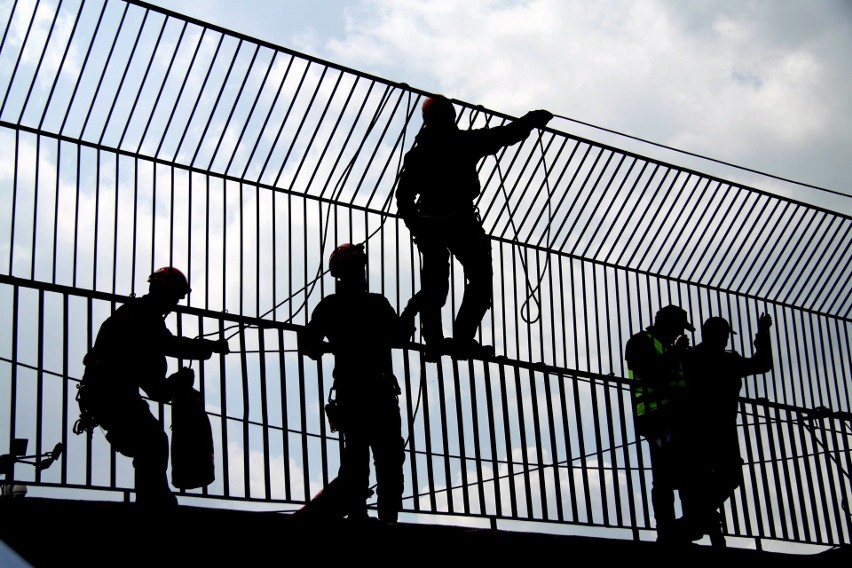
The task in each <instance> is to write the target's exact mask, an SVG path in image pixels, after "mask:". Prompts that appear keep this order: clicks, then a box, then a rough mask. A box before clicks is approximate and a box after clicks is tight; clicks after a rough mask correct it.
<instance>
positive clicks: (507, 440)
mask: <svg viewBox="0 0 852 568" xmlns="http://www.w3.org/2000/svg"><path fill="white" fill-rule="evenodd" d="M499 369H500V408H501V414H502V415H503V437H504V444H505V451H506V479H508V480H509V483H508V485H509V505H510V507H509V512H508V514H507V513H503V515H504V516H508V517H511V518H516V517H517V515H518V497H517V490H516V489H515V458H514V455H513V452H512V432H511V427H510V423H511V422H510V418H509V416H510V414H511V409H510V408H509V394H508V389H507V380H506V366H505V365H500V367H499ZM501 501H502V500H501Z"/></svg>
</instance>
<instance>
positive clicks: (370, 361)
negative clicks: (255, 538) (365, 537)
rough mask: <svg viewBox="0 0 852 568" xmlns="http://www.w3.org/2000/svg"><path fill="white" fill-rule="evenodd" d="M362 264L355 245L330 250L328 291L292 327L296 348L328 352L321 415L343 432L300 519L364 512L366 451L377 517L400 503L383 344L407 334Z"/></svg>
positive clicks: (393, 404)
mask: <svg viewBox="0 0 852 568" xmlns="http://www.w3.org/2000/svg"><path fill="white" fill-rule="evenodd" d="M366 263H367V256H366V254H365V252H364V249H363V247H362V246H361V245H352V244H343V245H340V246H339V247H337V249H335V250H334V252H333V253H332V254H331V257H330V258H329V266H330V271H331V275H332V276H333V277H335V278H336V279H337V283H336V286H337V287H336V292H335V293H334V294H331V295H329V296H326V297H325V298H323V299H322V300H321V301H320V303H319V304H317V306H316V308H314V311H313V313H312V314H311V318H310V321H309V322H308V324H307V325H306V326H305V329H304V330H303V331H302V332H301V333H300V334H299V350H300V352H301V353H303V354H304V355H307V356H308V357H310V358H312V359H319V358H320V357H322V355H323V353H327V352H330V353H333V354H334V372H333V376H334V383H333V386H332V388H331V390H332V392H333V393H334V395H335V396H334V397H329V398H330V401H329V404H328V405H327V406H326V414H327V417H328V419H329V423H330V424H331V428H332V431H339V432H340V433H341V434H342V436H343V449H342V453H341V456H340V469H339V471H338V475H337V478H335V479H334V480H333V481H331V482H330V483H329V484H328V485H327V486H326V487H325V488H324V489H323V490H322V491H321V492H320V493H318V494H317V495H316V496H314V498H313V499H311V501H310V502H309V503H307V504H306V505H305V507H303V508H302V509H300V510H299V511H297V512H296V515H297V516H300V517H303V518H342V517H348V518H350V519H357V520H361V519H367V518H369V515H368V514H367V499H368V498H369V497H370V496H371V495H372V492H371V490H370V451H371V450H372V454H373V461H374V464H375V470H376V497H377V508H378V517H379V521H381V522H384V523H395V522H397V517H398V514H399V511H400V509H401V508H402V491H403V481H404V476H403V475H404V474H403V468H402V466H403V463H404V462H405V442H404V440H403V438H402V422H401V418H400V410H399V394H400V389H399V383H398V382H397V379H396V377H395V376H394V374H393V364H392V359H391V355H392V352H391V350H392V348H394V347H397V346H402V345H403V344H404V343H405V342H406V341H408V339H409V336H410V333H409V334H407V335H406V332H404V331H403V328H402V327H401V322H400V319H399V317H398V316H397V313H396V311H395V310H394V309H393V307H392V306H391V305H390V302H388V300H387V298H385V297H384V296H382V295H381V294H373V293H370V292H368V291H367V281H366V271H365V267H366ZM324 338H327V339H328V343H325V342H324V341H323V339H324Z"/></svg>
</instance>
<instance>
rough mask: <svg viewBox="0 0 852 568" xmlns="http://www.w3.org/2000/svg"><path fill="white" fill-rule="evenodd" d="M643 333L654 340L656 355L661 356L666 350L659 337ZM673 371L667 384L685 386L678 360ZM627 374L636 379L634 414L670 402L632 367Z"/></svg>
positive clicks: (654, 409) (655, 409)
mask: <svg viewBox="0 0 852 568" xmlns="http://www.w3.org/2000/svg"><path fill="white" fill-rule="evenodd" d="M645 335H647V336H648V337H649V338H650V339H651V341H653V342H654V350H655V351H656V352H657V355H658V356H662V355H663V354H664V353H665V352H666V351H667V349H666V347H665V346H664V345H663V344H662V343H661V342H660V340H659V339H657V338H656V337H654V336H653V335H651V334H650V333H647V332H646V333H645ZM674 371H675V372H674V376H673V378H672V380H670V381H669V386H670V387H672V388H676V389H677V388H680V389H683V388H686V381H685V380H684V377H683V366H682V365H681V363H680V361H678V363H677V368H676V369H675V370H674ZM627 376H628V377H629V378H630V379H632V380H636V381H637V384H635V385H634V387H633V406H634V408H635V409H636V416H644V415H645V414H651V413H652V412H655V411H657V410H659V409H661V408H662V407H664V406H666V405H668V404H669V403H670V402H671V401H670V400H669V399H668V397H665V396H661V395H660V394H659V393H656V392H655V391H656V390H658V389H655V388H654V387H650V386H648V385H646V384H644V383H645V381H644V380H643V379H644V377H640V376H637V375H636V374H635V373H634V372H633V369H628V372H627Z"/></svg>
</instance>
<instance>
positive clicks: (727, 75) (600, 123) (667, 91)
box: [152, 0, 852, 214]
mask: <svg viewBox="0 0 852 568" xmlns="http://www.w3.org/2000/svg"><path fill="white" fill-rule="evenodd" d="M152 3H153V4H156V5H159V6H163V7H165V8H168V9H170V10H173V11H175V12H178V13H182V14H185V15H188V16H191V17H195V18H198V19H200V20H203V21H206V22H209V23H213V24H216V25H220V26H223V27H226V28H228V29H231V30H234V31H237V32H241V33H244V34H247V35H249V36H252V37H255V38H257V39H261V40H265V41H268V42H270V43H273V44H276V45H279V46H282V47H286V48H290V49H293V50H296V51H299V52H301V53H304V54H306V55H311V56H315V57H318V58H321V59H324V60H327V61H330V62H333V63H336V64H339V65H343V66H346V67H349V68H352V69H354V70H357V71H361V72H365V73H368V74H371V75H376V76H379V77H383V78H385V79H388V80H391V81H395V82H402V83H407V84H409V85H411V86H412V87H415V88H417V89H422V90H424V91H428V92H441V93H444V94H446V95H447V96H449V97H451V98H455V99H458V100H463V101H466V102H470V103H474V104H482V105H484V106H485V107H487V108H489V109H492V110H496V111H499V112H504V113H507V114H510V115H514V116H519V115H521V114H523V113H524V112H526V111H527V110H530V109H534V108H546V109H548V110H550V111H551V112H553V113H554V114H557V115H560V116H564V117H567V118H570V119H573V120H574V121H579V122H582V123H588V124H590V125H594V126H596V127H599V128H601V129H606V130H612V131H617V132H620V133H623V134H627V135H629V136H632V137H635V138H641V139H644V140H648V141H651V142H654V143H656V144H659V145H664V146H670V147H673V148H677V149H679V150H682V151H684V152H689V153H693V154H699V155H702V156H707V157H710V158H714V159H716V160H719V161H723V162H728V163H731V164H736V165H738V166H742V167H744V168H748V169H752V170H758V171H761V172H765V173H768V174H771V175H772V176H777V177H780V178H786V179H791V180H794V181H799V182H802V183H805V184H809V185H815V186H819V187H822V188H825V189H829V190H831V191H832V192H836V193H843V194H847V195H850V196H852V168H850V163H852V142H850V138H852V103H850V101H852V73H850V72H849V61H850V60H852V2H850V1H849V0H693V1H689V2H683V1H680V0H594V1H592V0H466V1H464V2H459V1H457V0H428V1H418V0H317V1H314V2H307V1H304V0H241V1H240V2H233V1H232V0H205V2H203V3H199V2H197V1H196V0H153V2H152ZM202 6H203V8H202ZM550 126H552V127H553V128H555V129H557V130H561V131H563V132H567V133H572V134H576V135H578V136H582V137H587V138H591V139H594V140H599V141H601V142H605V143H609V144H612V145H614V146H617V147H620V148H623V149H627V150H634V151H636V152H638V153H642V154H643V155H648V156H650V157H659V158H660V159H664V160H667V161H674V162H676V163H680V164H682V165H685V166H687V167H694V168H695V169H698V170H701V171H705V172H708V173H714V172H715V171H718V174H717V175H720V176H722V177H726V179H732V174H730V170H728V171H727V172H725V171H722V170H712V171H711V168H713V167H715V166H713V165H712V164H710V163H708V162H706V161H703V160H697V161H696V160H694V159H692V160H688V161H687V162H684V161H683V159H684V158H683V155H682V154H681V155H679V154H676V153H672V152H666V151H664V150H662V149H660V148H657V147H654V146H648V145H637V144H636V143H635V141H631V140H630V139H629V138H623V137H613V136H611V135H609V134H607V133H606V132H604V131H601V130H597V129H593V128H588V127H586V126H583V125H580V124H577V123H576V122H572V121H568V120H563V119H559V118H557V119H556V120H554V121H553V122H551V125H550ZM736 175H739V176H740V177H739V179H735V180H734V181H739V182H741V183H746V184H755V185H756V186H757V187H759V188H760V189H768V190H770V191H771V190H772V189H773V188H772V185H771V182H770V184H769V185H767V182H766V180H765V179H764V180H762V181H760V182H757V181H754V180H755V178H754V177H753V176H751V177H749V176H748V175H742V172H739V174H736ZM757 184H759V185H757ZM782 193H784V194H785V195H788V196H790V197H793V198H794V199H800V200H803V201H807V202H810V203H816V204H818V205H822V206H825V207H827V208H829V209H833V210H837V211H841V212H844V213H846V214H852V198H846V197H837V196H836V195H834V194H832V193H826V192H821V191H818V190H813V189H808V188H795V189H794V191H793V192H792V193H791V192H789V191H782Z"/></svg>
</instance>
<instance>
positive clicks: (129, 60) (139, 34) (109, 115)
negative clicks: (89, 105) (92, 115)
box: [93, 9, 149, 144]
mask: <svg viewBox="0 0 852 568" xmlns="http://www.w3.org/2000/svg"><path fill="white" fill-rule="evenodd" d="M148 14H149V10H147V9H146V10H145V14H144V15H143V16H142V23H141V24H139V29H138V30H137V31H136V39H134V40H133V47H132V48H131V49H130V54H129V55H128V56H127V59H126V60H125V61H126V62H125V64H124V71H123V72H122V74H121V79H120V80H119V82H118V86H117V87H116V89H115V95H113V97H112V102H111V103H110V104H109V112H107V115H106V118H105V119H104V125H103V128H101V134H100V136H98V144H102V143H103V140H104V135H105V134H106V131H107V128H108V127H109V123H110V120H111V119H112V113H113V111H114V110H115V105H116V101H118V96H119V95H120V94H121V90H122V89H123V88H124V82H125V81H126V80H127V72H128V71H129V70H130V64H131V63H132V62H133V57H134V56H135V55H136V49H137V48H138V47H139V39H140V38H141V37H142V30H143V29H145V22H147V21H148ZM122 22H123V16H122ZM116 39H117V38H116ZM104 71H106V69H104ZM139 85H140V89H141V83H140V84H139ZM96 98H97V97H94V98H93V100H94V99H96Z"/></svg>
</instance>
